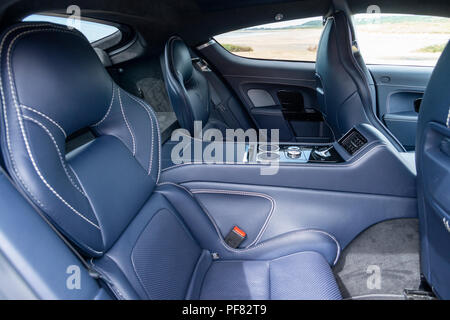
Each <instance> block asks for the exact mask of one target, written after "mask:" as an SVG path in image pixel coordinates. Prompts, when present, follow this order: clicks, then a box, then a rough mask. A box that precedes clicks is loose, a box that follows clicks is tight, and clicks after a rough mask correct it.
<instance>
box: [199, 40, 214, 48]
mask: <svg viewBox="0 0 450 320" xmlns="http://www.w3.org/2000/svg"><path fill="white" fill-rule="evenodd" d="M214 43H216V41H214V39H211V40H209V41H208V42H206V43H204V44H201V45H199V46H198V47H197V50H203V49H205V48H206V47H209V46H210V45H212V44H214Z"/></svg>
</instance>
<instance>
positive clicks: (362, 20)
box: [246, 15, 448, 30]
mask: <svg viewBox="0 0 450 320" xmlns="http://www.w3.org/2000/svg"><path fill="white" fill-rule="evenodd" d="M354 22H355V23H356V24H358V25H364V24H372V23H382V24H388V23H389V24H392V23H410V22H413V23H418V22H436V23H439V22H448V19H446V18H437V17H428V16H401V15H400V16H397V15H392V16H381V17H380V16H379V17H376V16H373V17H370V16H365V17H358V18H356V19H354ZM322 26H323V25H322V19H317V20H312V21H308V22H305V23H302V24H299V25H292V26H283V27H276V26H271V27H264V26H260V27H252V28H248V29H246V30H287V29H317V28H322Z"/></svg>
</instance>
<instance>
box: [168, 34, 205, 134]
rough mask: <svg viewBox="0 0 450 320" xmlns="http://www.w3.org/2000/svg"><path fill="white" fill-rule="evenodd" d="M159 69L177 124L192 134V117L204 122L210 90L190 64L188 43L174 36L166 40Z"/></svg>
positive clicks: (203, 78) (193, 119) (201, 76)
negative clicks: (161, 69) (160, 68)
mask: <svg viewBox="0 0 450 320" xmlns="http://www.w3.org/2000/svg"><path fill="white" fill-rule="evenodd" d="M163 73H164V76H165V82H166V88H167V91H168V94H169V98H170V102H171V104H172V108H173V110H174V112H175V114H176V116H177V119H178V121H179V123H180V126H181V127H182V128H185V129H187V130H188V131H189V132H190V133H191V134H193V132H194V121H202V123H203V125H205V124H206V123H207V121H208V120H209V114H210V96H209V95H210V92H209V86H208V81H207V80H206V78H205V77H204V76H203V75H202V74H201V73H200V72H199V71H198V70H197V69H196V68H194V66H193V65H192V59H191V55H190V52H189V49H188V47H187V46H186V44H185V43H184V41H183V40H181V39H180V38H178V37H172V38H170V39H169V40H168V41H167V44H166V48H165V51H164V63H163Z"/></svg>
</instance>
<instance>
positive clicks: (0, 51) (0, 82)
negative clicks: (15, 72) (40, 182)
mask: <svg viewBox="0 0 450 320" xmlns="http://www.w3.org/2000/svg"><path fill="white" fill-rule="evenodd" d="M48 26H51V25H50V24H47V23H42V24H26V25H20V26H17V27H15V28H13V29H11V30H9V31H8V32H7V33H6V34H5V35H4V36H3V38H2V41H1V44H0V67H1V56H2V54H3V46H4V44H5V41H6V39H7V38H8V36H9V35H10V34H11V33H13V32H14V31H17V30H20V29H24V28H31V27H48ZM55 27H58V26H55ZM0 92H1V97H2V105H3V115H4V123H5V132H6V145H7V149H8V154H9V158H10V161H11V165H12V168H13V171H14V173H15V175H16V177H17V179H18V180H19V181H20V183H21V184H22V186H23V187H24V189H25V190H26V191H27V192H28V194H29V196H30V197H31V198H32V199H33V200H34V201H36V203H37V204H39V205H40V206H41V208H45V206H44V204H43V203H42V202H41V201H40V200H39V199H38V198H37V197H36V196H35V195H34V194H33V192H32V191H31V190H30V188H29V187H28V185H27V184H26V183H25V181H23V179H22V176H21V175H20V173H19V171H18V170H17V164H16V161H15V160H14V156H13V153H12V148H11V139H10V136H9V124H8V112H7V111H6V99H5V92H4V89H3V78H2V77H1V76H0Z"/></svg>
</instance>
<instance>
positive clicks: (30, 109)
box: [20, 104, 67, 138]
mask: <svg viewBox="0 0 450 320" xmlns="http://www.w3.org/2000/svg"><path fill="white" fill-rule="evenodd" d="M20 106H21V107H22V108H24V109H26V110H29V111H31V112H34V113H37V114H38V115H40V116H41V117H44V118H45V119H47V120H48V121H50V122H51V123H53V124H54V125H55V126H57V127H58V128H59V129H60V130H61V131H62V133H63V134H64V138H67V133H66V131H64V129H63V128H62V127H61V126H60V125H59V124H58V122H56V121H55V120H53V119H52V118H50V117H49V116H47V115H46V114H44V113H42V112H40V111H38V110H36V109H33V108H31V107H28V106H26V105H24V104H22V105H20Z"/></svg>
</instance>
